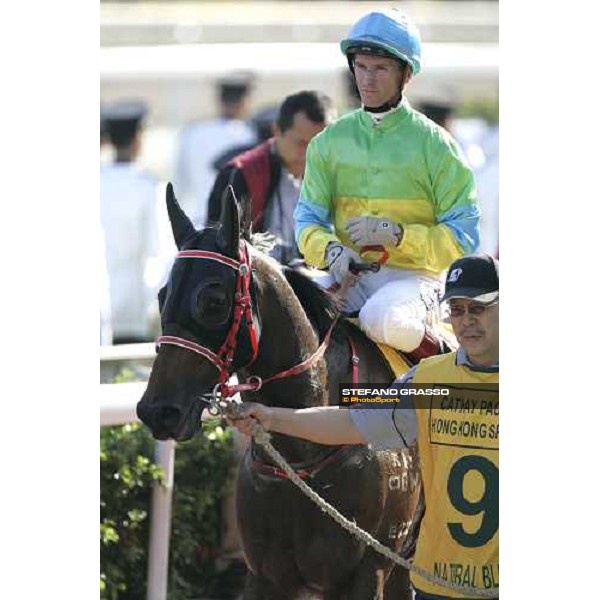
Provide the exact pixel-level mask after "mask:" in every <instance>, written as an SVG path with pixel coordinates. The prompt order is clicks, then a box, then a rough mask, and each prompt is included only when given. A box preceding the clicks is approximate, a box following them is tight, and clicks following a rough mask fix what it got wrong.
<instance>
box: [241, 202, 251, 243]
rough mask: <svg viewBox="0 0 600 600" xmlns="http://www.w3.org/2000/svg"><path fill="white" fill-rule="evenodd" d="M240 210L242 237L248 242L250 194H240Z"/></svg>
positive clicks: (249, 231) (249, 235)
mask: <svg viewBox="0 0 600 600" xmlns="http://www.w3.org/2000/svg"><path fill="white" fill-rule="evenodd" d="M240 211H241V215H240V221H241V227H242V237H243V238H244V239H245V240H246V241H247V242H249V241H250V237H251V236H252V204H251V203H250V194H246V195H244V196H242V201H241V203H240Z"/></svg>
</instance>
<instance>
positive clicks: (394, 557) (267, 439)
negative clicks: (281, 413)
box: [227, 403, 500, 598]
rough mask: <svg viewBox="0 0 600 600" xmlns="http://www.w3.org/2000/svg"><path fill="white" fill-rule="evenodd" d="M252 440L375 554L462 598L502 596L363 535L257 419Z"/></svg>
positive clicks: (233, 411) (232, 411) (232, 413)
mask: <svg viewBox="0 0 600 600" xmlns="http://www.w3.org/2000/svg"><path fill="white" fill-rule="evenodd" d="M227 412H228V416H229V417H230V418H233V419H235V418H236V415H237V413H238V405H236V404H233V403H230V404H229V405H228V407H227ZM252 437H253V438H254V439H255V440H256V442H257V443H258V444H260V445H261V446H263V448H264V449H265V450H266V451H267V454H268V455H269V456H270V457H271V458H272V459H273V460H274V461H275V462H276V463H277V464H278V465H279V467H281V469H283V470H284V471H285V473H286V474H287V476H288V478H289V479H291V480H292V482H293V483H294V484H295V485H296V486H298V487H299V488H300V490H301V491H302V493H303V494H305V495H306V496H308V497H309V498H310V499H311V500H312V501H313V502H314V503H315V504H316V505H317V506H318V507H319V508H320V509H321V511H322V512H324V513H326V514H328V515H329V516H330V517H331V518H332V519H333V520H334V521H335V522H336V523H338V524H339V525H340V526H341V527H342V528H343V529H345V530H346V531H348V532H349V533H351V534H352V535H354V536H355V537H357V538H358V539H359V540H361V541H362V542H364V543H365V544H366V545H367V546H371V548H373V550H375V551H376V552H379V553H380V554H383V556H385V557H387V558H389V559H390V560H391V561H393V562H395V563H396V564H397V565H400V566H401V567H404V568H405V569H408V570H409V571H413V572H414V573H416V574H417V575H419V576H421V577H422V578H423V579H425V580H427V581H429V582H430V583H433V584H436V585H439V586H441V587H444V588H447V589H450V590H454V591H458V592H462V593H463V594H470V595H472V596H478V597H481V598H496V597H498V595H499V593H500V588H497V587H496V588H489V589H487V590H484V589H481V588H475V587H467V586H462V585H458V584H455V583H451V582H449V581H446V580H445V579H441V578H440V577H437V576H435V575H431V574H430V573H428V572H427V571H425V570H424V569H422V568H421V567H417V566H416V565H415V564H413V563H412V562H410V561H408V560H406V559H405V558H402V556H400V555H399V554H397V553H396V552H394V551H393V550H391V549H390V548H388V547H387V546H384V545H383V544H382V543H381V542H379V541H378V540H376V539H375V538H374V537H373V536H372V535H370V534H369V533H367V532H366V531H363V530H362V529H361V528H360V527H359V526H358V525H357V524H356V523H355V522H354V521H350V520H349V519H347V518H346V517H344V515H342V514H341V513H340V512H339V511H338V510H337V509H336V508H335V507H333V506H332V505H331V504H329V502H327V501H326V500H323V498H321V496H319V494H317V493H316V492H315V491H314V490H313V489H312V488H311V487H310V486H308V485H307V484H306V483H305V482H304V481H303V480H302V479H301V478H300V477H299V476H298V475H297V474H296V472H295V471H294V469H292V467H291V466H290V465H289V464H288V462H287V461H286V460H285V458H283V456H281V454H280V453H279V451H278V450H277V449H276V448H275V447H274V446H273V444H271V434H270V433H268V432H267V431H265V429H264V427H263V426H262V425H261V424H260V423H259V422H258V421H256V420H255V419H254V423H252Z"/></svg>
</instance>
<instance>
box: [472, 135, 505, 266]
mask: <svg viewBox="0 0 600 600" xmlns="http://www.w3.org/2000/svg"><path fill="white" fill-rule="evenodd" d="M499 146H500V131H499V128H498V126H497V125H494V126H492V127H490V128H489V129H488V132H487V133H486V135H485V136H484V138H483V139H482V141H481V149H482V151H483V156H484V157H485V160H484V162H483V164H482V165H481V166H480V167H479V168H478V169H476V171H475V177H476V178H477V199H478V201H479V206H480V207H481V251H482V252H486V253H487V254H491V255H492V256H494V257H496V258H498V257H499V255H500V237H499V229H500V226H499V224H500V213H499V211H500V208H499V202H500V157H499Z"/></svg>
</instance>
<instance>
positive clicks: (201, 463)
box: [100, 423, 234, 600]
mask: <svg viewBox="0 0 600 600" xmlns="http://www.w3.org/2000/svg"><path fill="white" fill-rule="evenodd" d="M154 444H155V442H154V440H153V439H152V437H151V435H150V433H149V431H148V430H147V429H146V428H145V427H144V426H142V425H140V424H139V423H135V424H129V425H124V426H120V427H103V428H101V433H100V478H101V480H100V568H101V572H100V590H101V592H100V597H101V600H144V599H145V597H146V572H147V563H148V536H149V516H150V499H151V494H152V485H153V482H154V481H156V480H161V478H162V472H161V469H160V467H158V466H157V465H155V464H153V456H154ZM233 461H234V454H233V444H232V438H231V433H230V432H229V431H227V430H224V429H223V428H222V427H221V426H220V425H219V424H218V423H212V424H211V425H207V426H205V427H204V433H203V435H198V436H196V438H194V440H192V441H190V442H186V443H183V444H178V445H177V449H176V452H175V482H174V490H173V516H172V521H171V543H170V557H169V600H190V598H197V597H198V596H201V595H203V594H207V595H210V594H211V593H212V592H213V591H214V590H213V587H214V585H215V580H216V571H215V558H216V554H217V549H218V548H219V546H220V523H221V518H220V510H221V500H222V499H223V497H224V495H225V494H226V492H227V483H228V478H229V475H230V472H231V467H232V466H233Z"/></svg>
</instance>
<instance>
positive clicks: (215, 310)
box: [196, 282, 231, 327]
mask: <svg viewBox="0 0 600 600" xmlns="http://www.w3.org/2000/svg"><path fill="white" fill-rule="evenodd" d="M230 309H231V299H230V297H229V293H228V291H227V288H226V287H225V286H224V285H223V284H221V283H218V282H213V283H208V284H206V285H204V286H203V287H202V288H201V289H200V291H199V292H198V299H197V301H196V311H197V315H198V319H199V320H200V321H201V323H202V324H203V325H206V326H208V327H211V326H217V325H222V324H223V323H225V322H226V321H227V319H228V318H229V311H230Z"/></svg>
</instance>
